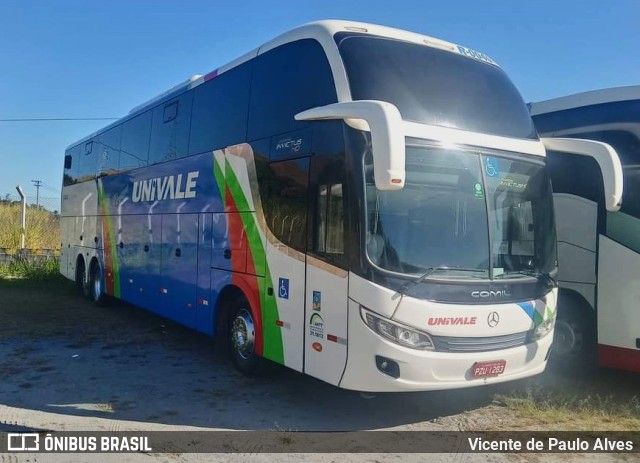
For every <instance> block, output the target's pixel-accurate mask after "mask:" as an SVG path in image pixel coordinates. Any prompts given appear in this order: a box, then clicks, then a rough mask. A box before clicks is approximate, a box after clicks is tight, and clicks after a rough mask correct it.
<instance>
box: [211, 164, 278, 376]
mask: <svg viewBox="0 0 640 463" xmlns="http://www.w3.org/2000/svg"><path fill="white" fill-rule="evenodd" d="M225 163H226V164H225V179H226V183H227V187H228V188H229V191H230V192H231V197H232V198H233V201H234V202H235V204H236V209H237V210H238V211H250V208H249V203H248V201H247V199H246V197H245V195H244V192H243V191H242V187H241V186H240V182H239V181H238V178H237V177H236V175H235V173H234V172H233V169H232V168H231V165H230V164H229V162H228V161H226V159H225ZM218 169H219V167H218ZM214 173H215V169H214ZM240 218H241V220H242V224H243V226H244V229H245V232H246V234H247V241H248V242H249V250H250V252H251V256H252V257H253V263H254V265H255V269H256V273H257V274H258V275H264V276H265V277H264V278H259V277H256V279H257V281H258V288H259V291H260V297H261V298H262V334H263V337H264V343H263V345H264V347H263V355H264V357H266V358H268V359H270V360H273V361H274V362H277V363H280V364H282V365H284V346H283V343H282V332H281V331H280V327H278V326H277V325H276V320H279V318H280V317H279V314H278V305H277V303H276V299H275V297H274V296H268V295H267V293H266V290H265V289H266V288H267V287H270V288H272V287H273V283H272V279H271V272H270V271H269V266H268V264H267V259H266V252H265V249H264V245H263V243H262V240H261V239H260V232H259V229H258V226H257V224H256V219H255V214H254V213H246V214H240Z"/></svg>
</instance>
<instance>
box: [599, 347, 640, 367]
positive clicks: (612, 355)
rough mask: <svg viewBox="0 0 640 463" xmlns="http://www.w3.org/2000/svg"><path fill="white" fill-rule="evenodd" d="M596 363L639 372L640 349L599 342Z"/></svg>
mask: <svg viewBox="0 0 640 463" xmlns="http://www.w3.org/2000/svg"><path fill="white" fill-rule="evenodd" d="M598 364H599V365H600V366H603V367H608V368H617V369H619V370H628V371H637V372H640V350H636V349H627V348H626V347H616V346H607V345H604V344H599V345H598Z"/></svg>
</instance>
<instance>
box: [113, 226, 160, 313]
mask: <svg viewBox="0 0 640 463" xmlns="http://www.w3.org/2000/svg"><path fill="white" fill-rule="evenodd" d="M116 220H117V219H116ZM120 223H121V224H122V228H121V229H122V243H123V249H122V250H120V249H119V250H118V258H119V259H120V261H119V267H120V281H121V296H120V297H121V298H122V299H124V300H126V301H127V302H129V303H131V304H135V305H137V306H140V307H144V308H145V309H148V310H153V308H154V307H155V306H157V304H158V303H159V297H160V292H159V277H160V242H161V234H160V232H161V229H162V226H161V223H162V222H161V216H160V215H125V216H122V217H121V221H120ZM118 247H119V244H118Z"/></svg>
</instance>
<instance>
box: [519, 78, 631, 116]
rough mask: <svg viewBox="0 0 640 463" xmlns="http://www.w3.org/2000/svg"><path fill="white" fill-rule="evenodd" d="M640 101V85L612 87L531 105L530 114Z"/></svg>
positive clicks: (536, 114) (535, 114)
mask: <svg viewBox="0 0 640 463" xmlns="http://www.w3.org/2000/svg"><path fill="white" fill-rule="evenodd" d="M638 99H640V85H630V86H628V87H612V88H605V89H601V90H592V91H590V92H582V93H576V94H574V95H568V96H563V97H560V98H553V99H551V100H544V101H539V102H537V103H530V112H531V115H532V116H538V115H540V114H546V113H553V112H556V111H564V110H567V109H574V108H582V107H584V106H592V105H597V104H603V103H615V102H618V101H630V100H638Z"/></svg>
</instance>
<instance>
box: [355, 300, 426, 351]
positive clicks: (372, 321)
mask: <svg viewBox="0 0 640 463" xmlns="http://www.w3.org/2000/svg"><path fill="white" fill-rule="evenodd" d="M360 313H361V315H362V319H363V320H364V322H365V323H366V324H367V326H368V327H369V328H371V330H372V331H374V332H376V333H377V334H379V335H380V336H382V337H383V338H385V339H388V340H389V341H392V342H394V343H396V344H399V345H401V346H404V347H409V348H411V349H418V350H434V346H433V341H432V340H431V337H429V335H428V334H427V333H422V332H420V331H416V330H414V329H411V328H408V327H406V326H402V325H399V324H397V323H394V322H392V321H390V320H387V319H384V318H380V317H378V316H376V315H373V314H372V313H371V312H369V311H367V310H365V308H364V307H362V306H361V307H360Z"/></svg>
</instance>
